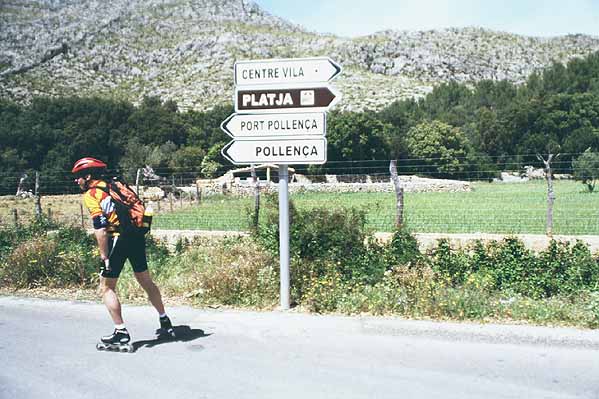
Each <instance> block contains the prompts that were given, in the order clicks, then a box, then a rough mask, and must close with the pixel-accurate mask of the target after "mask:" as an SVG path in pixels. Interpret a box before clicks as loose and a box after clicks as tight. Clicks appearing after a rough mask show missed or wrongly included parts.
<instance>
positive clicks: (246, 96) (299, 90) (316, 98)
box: [235, 85, 341, 114]
mask: <svg viewBox="0 0 599 399" xmlns="http://www.w3.org/2000/svg"><path fill="white" fill-rule="evenodd" d="M340 98H341V95H340V93H339V92H338V91H337V90H335V89H334V88H332V87H329V86H328V85H324V86H323V87H313V86H307V87H289V88H279V87H277V88H272V87H268V86H251V87H250V86H246V87H237V88H236V89H235V112H237V113H245V114H248V113H275V112H313V111H327V110H328V109H329V108H331V107H333V106H334V105H335V104H336V103H337V102H338V101H339V99H340Z"/></svg>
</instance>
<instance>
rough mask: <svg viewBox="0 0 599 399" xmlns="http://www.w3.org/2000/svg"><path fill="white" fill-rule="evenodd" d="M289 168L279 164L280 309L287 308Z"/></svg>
mask: <svg viewBox="0 0 599 399" xmlns="http://www.w3.org/2000/svg"><path fill="white" fill-rule="evenodd" d="M288 181H289V170H288V167H287V165H279V256H280V260H281V292H280V295H281V309H283V310H288V309H289V191H288V185H287V182H288Z"/></svg>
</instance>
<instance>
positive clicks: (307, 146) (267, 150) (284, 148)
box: [221, 137, 327, 165]
mask: <svg viewBox="0 0 599 399" xmlns="http://www.w3.org/2000/svg"><path fill="white" fill-rule="evenodd" d="M221 153H222V155H223V156H224V157H225V158H227V159H228V160H229V161H231V162H232V163H234V164H238V165H243V164H252V163H276V164H294V163H297V164H323V163H325V162H326V161H327V140H326V139H325V138H324V137H319V138H314V137H305V138H299V139H279V140H276V139H270V140H268V139H265V140H261V139H256V140H233V141H231V142H230V143H229V144H227V145H226V146H225V148H223V149H222V151H221Z"/></svg>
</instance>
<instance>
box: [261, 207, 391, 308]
mask: <svg viewBox="0 0 599 399" xmlns="http://www.w3.org/2000/svg"><path fill="white" fill-rule="evenodd" d="M265 202H266V204H265V206H264V213H265V217H264V219H263V222H262V223H261V224H260V226H259V228H258V230H257V231H254V237H255V238H256V240H257V241H258V242H259V243H260V244H261V245H262V246H263V247H264V248H265V249H267V250H268V251H269V252H270V253H271V254H272V255H275V256H278V253H279V216H278V205H277V204H276V203H275V201H274V199H273V197H269V198H268V199H267V201H265ZM289 212H290V227H289V240H290V243H289V246H290V256H291V258H292V271H291V273H292V276H293V277H294V279H295V280H296V281H304V279H303V278H304V277H305V276H308V277H322V276H324V272H323V267H322V265H323V264H325V263H326V264H332V265H335V267H336V269H337V270H338V271H339V273H340V275H341V277H342V278H343V280H344V281H350V280H352V281H364V282H368V283H375V282H377V281H379V280H380V279H381V278H382V276H383V273H384V271H385V267H386V265H385V253H384V252H385V249H384V247H383V246H381V245H380V244H378V243H377V242H375V241H374V240H367V237H369V235H368V232H367V230H366V227H365V226H366V213H365V212H364V211H363V210H359V209H355V208H326V207H319V208H312V209H306V210H298V209H296V208H295V206H293V203H292V202H291V203H290V206H289ZM250 218H251V215H250ZM294 269H295V270H294ZM298 285H299V286H300V287H301V286H303V284H302V283H298ZM298 291H299V295H300V296H301V293H302V292H303V289H301V288H300V289H299V290H298Z"/></svg>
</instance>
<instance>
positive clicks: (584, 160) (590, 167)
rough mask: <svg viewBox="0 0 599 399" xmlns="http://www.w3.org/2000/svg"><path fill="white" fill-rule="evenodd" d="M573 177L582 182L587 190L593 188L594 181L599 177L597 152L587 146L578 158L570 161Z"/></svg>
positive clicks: (598, 154) (598, 156) (592, 189)
mask: <svg viewBox="0 0 599 399" xmlns="http://www.w3.org/2000/svg"><path fill="white" fill-rule="evenodd" d="M572 169H574V179H575V180H578V181H580V182H582V184H584V185H585V187H586V188H587V191H588V192H590V193H592V192H593V191H594V190H595V183H596V181H597V179H599V153H596V152H592V151H591V149H590V148H587V149H586V151H585V152H583V153H582V154H581V155H580V156H579V157H578V158H576V159H575V160H573V161H572Z"/></svg>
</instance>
